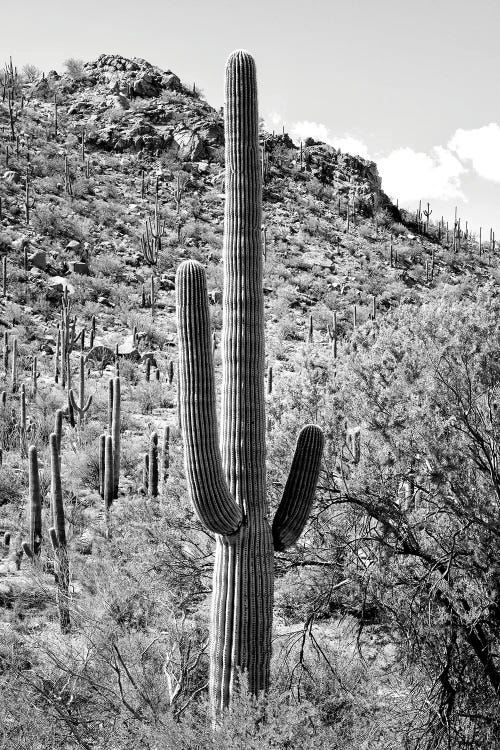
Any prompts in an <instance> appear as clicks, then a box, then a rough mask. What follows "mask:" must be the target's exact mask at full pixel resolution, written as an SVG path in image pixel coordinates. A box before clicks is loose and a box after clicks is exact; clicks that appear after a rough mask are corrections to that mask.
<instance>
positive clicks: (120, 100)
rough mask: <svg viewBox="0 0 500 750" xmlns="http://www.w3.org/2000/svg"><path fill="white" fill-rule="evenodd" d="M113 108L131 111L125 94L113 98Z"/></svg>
mask: <svg viewBox="0 0 500 750" xmlns="http://www.w3.org/2000/svg"><path fill="white" fill-rule="evenodd" d="M113 106H114V107H116V108H117V109H130V102H129V100H128V99H127V97H126V96H125V95H124V94H116V96H113Z"/></svg>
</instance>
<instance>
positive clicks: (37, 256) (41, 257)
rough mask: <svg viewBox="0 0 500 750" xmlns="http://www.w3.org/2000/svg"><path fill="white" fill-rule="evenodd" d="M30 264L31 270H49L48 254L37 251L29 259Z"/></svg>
mask: <svg viewBox="0 0 500 750" xmlns="http://www.w3.org/2000/svg"><path fill="white" fill-rule="evenodd" d="M28 263H29V265H30V266H31V268H39V269H41V270H42V271H45V269H46V268H47V253H46V252H45V251H44V250H36V251H35V252H34V253H31V255H30V256H29V257H28Z"/></svg>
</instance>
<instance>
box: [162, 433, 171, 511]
mask: <svg viewBox="0 0 500 750" xmlns="http://www.w3.org/2000/svg"><path fill="white" fill-rule="evenodd" d="M169 468H170V427H169V425H168V424H167V425H165V429H164V430H163V445H162V449H161V487H162V492H163V495H164V496H165V495H166V494H167V482H168V470H169Z"/></svg>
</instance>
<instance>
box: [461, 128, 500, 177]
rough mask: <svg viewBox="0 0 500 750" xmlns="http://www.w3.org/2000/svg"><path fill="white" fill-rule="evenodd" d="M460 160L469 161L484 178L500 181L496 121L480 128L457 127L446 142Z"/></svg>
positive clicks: (498, 140)
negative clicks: (465, 128) (466, 128)
mask: <svg viewBox="0 0 500 750" xmlns="http://www.w3.org/2000/svg"><path fill="white" fill-rule="evenodd" d="M448 148H449V149H451V150H452V151H454V152H455V153H456V154H457V156H458V158H459V159H460V160H461V161H470V162H471V164H472V168H473V169H474V170H475V171H476V172H477V173H478V175H480V176H481V177H484V178H485V179H486V180H492V181H494V182H500V126H498V125H497V124H496V123H493V122H492V123H490V124H489V125H484V127H482V128H475V129H473V130H463V129H462V128H459V129H458V130H457V131H456V132H455V135H454V136H453V137H452V139H451V140H450V142H449V143H448Z"/></svg>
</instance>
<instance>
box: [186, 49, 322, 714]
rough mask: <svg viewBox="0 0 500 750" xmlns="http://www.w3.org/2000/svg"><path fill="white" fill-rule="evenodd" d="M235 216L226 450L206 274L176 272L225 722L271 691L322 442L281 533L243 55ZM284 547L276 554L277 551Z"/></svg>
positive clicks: (235, 74) (250, 70) (284, 515)
mask: <svg viewBox="0 0 500 750" xmlns="http://www.w3.org/2000/svg"><path fill="white" fill-rule="evenodd" d="M224 111H225V134H226V206H225V232H224V249H223V260H224V296H223V328H222V394H223V395H222V416H221V447H220V448H219V445H218V442H217V419H216V406H215V385H214V368H213V359H212V352H211V349H212V341H211V330H210V314H209V305H208V298H207V285H206V277H205V271H204V269H203V268H202V266H201V265H200V264H199V263H197V262H196V261H185V262H184V263H182V264H181V265H180V267H179V269H178V272H177V280H176V292H177V317H178V331H179V402H180V412H181V426H182V432H183V438H184V454H185V463H186V472H187V478H188V485H189V490H190V494H191V498H192V501H193V504H194V507H195V510H196V512H197V514H198V516H199V518H200V520H201V521H202V523H203V524H204V525H205V526H206V528H207V529H209V530H210V531H212V532H214V533H215V534H216V558H215V567H214V579H213V580H214V584H213V604H212V640H211V658H210V691H211V700H212V706H213V710H214V715H215V717H216V718H217V717H219V716H220V714H221V712H222V710H223V709H224V708H226V707H227V706H228V705H229V703H230V700H231V695H232V692H233V689H234V687H235V683H236V681H237V679H238V673H239V672H244V673H246V676H247V679H248V685H249V688H250V690H251V691H252V692H253V693H258V692H259V691H261V690H265V689H267V687H268V684H269V664H270V656H271V629H272V613H273V586H274V583H273V581H274V573H273V567H274V562H273V551H274V550H283V549H284V548H285V547H286V546H288V545H289V544H292V543H293V542H294V541H296V539H297V538H298V536H299V535H300V533H301V531H302V529H303V527H304V524H305V522H306V519H307V516H308V514H309V511H310V507H311V504H312V502H313V498H314V493H315V489H316V483H317V478H318V473H319V468H320V463H321V456H322V451H323V433H322V432H321V430H320V429H319V428H318V427H316V426H314V425H308V426H307V427H305V428H304V429H303V430H302V432H301V434H300V436H299V440H298V443H297V448H296V451H295V455H294V458H293V462H292V468H291V471H290V476H289V479H288V481H287V484H286V487H285V490H284V494H283V498H282V500H281V503H280V506H279V508H278V511H277V513H276V516H275V519H274V523H273V527H272V531H271V528H270V525H269V522H268V512H269V508H268V503H267V498H266V467H265V452H266V448H265V430H266V421H265V396H264V295H263V287H262V262H263V258H262V239H261V235H262V233H261V226H262V217H261V203H262V178H261V172H260V164H259V143H258V131H259V127H258V111H257V86H256V71H255V63H254V60H253V58H252V57H251V56H250V55H249V54H248V53H247V52H244V51H237V52H234V53H233V54H232V55H231V56H230V57H229V59H228V62H227V66H226V101H225V108H224ZM273 547H274V549H273Z"/></svg>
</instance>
